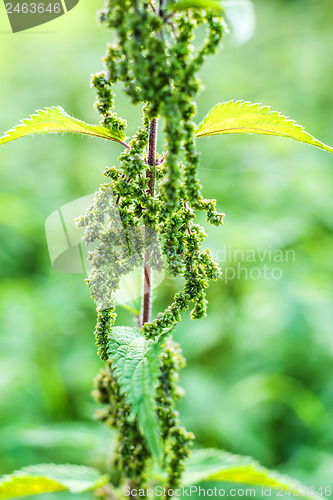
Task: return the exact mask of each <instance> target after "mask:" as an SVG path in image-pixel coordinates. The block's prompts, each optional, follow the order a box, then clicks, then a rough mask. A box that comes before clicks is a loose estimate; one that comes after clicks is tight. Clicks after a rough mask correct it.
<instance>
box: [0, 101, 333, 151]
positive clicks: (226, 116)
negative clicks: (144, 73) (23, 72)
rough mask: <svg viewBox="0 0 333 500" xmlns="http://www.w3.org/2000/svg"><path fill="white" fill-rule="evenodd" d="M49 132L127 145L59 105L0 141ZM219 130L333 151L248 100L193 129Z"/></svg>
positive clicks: (199, 133) (223, 107)
mask: <svg viewBox="0 0 333 500" xmlns="http://www.w3.org/2000/svg"><path fill="white" fill-rule="evenodd" d="M49 132H72V133H78V134H85V135H90V136H95V137H101V138H103V139H108V140H111V141H115V142H119V143H120V144H122V145H123V146H125V147H128V146H127V144H126V143H125V142H124V141H125V133H124V131H122V130H119V129H118V128H117V127H113V128H106V127H103V126H101V125H89V124H87V123H85V122H83V121H81V120H78V119H77V118H73V117H72V116H70V115H68V114H67V113H66V112H65V111H64V110H63V109H62V108H61V107H53V108H46V109H45V110H40V111H37V114H35V115H32V116H31V117H30V118H27V119H25V120H22V123H21V124H20V125H18V126H17V127H15V128H14V129H12V130H9V131H8V132H7V133H6V134H5V135H4V136H3V137H1V138H0V145H1V144H5V143H6V142H9V141H12V140H14V139H19V138H20V137H23V136H26V135H32V134H43V133H49ZM218 134H261V135H275V136H280V137H287V138H290V139H294V140H296V141H299V142H304V143H306V144H309V145H311V146H316V147H318V148H321V149H324V150H326V151H329V152H330V153H333V148H332V147H330V146H327V145H326V144H324V143H323V142H321V141H318V140H317V139H315V138H314V137H313V136H312V135H310V134H308V133H307V132H305V130H304V128H303V127H302V126H300V125H297V124H296V123H295V122H294V121H293V120H291V119H289V118H287V117H285V116H283V115H281V114H280V113H278V112H276V111H270V108H269V107H268V106H260V104H251V103H250V102H243V101H229V102H224V103H220V104H217V105H216V106H214V108H212V109H211V110H210V111H209V113H208V114H207V115H206V117H205V118H204V119H203V121H202V122H201V123H200V125H199V126H198V128H197V129H196V131H195V135H196V137H204V136H207V135H218Z"/></svg>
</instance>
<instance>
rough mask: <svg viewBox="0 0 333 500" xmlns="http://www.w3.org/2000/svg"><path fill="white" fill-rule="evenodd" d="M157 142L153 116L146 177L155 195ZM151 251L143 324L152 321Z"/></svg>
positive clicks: (146, 260) (146, 262) (145, 273)
mask: <svg viewBox="0 0 333 500" xmlns="http://www.w3.org/2000/svg"><path fill="white" fill-rule="evenodd" d="M156 143H157V118H153V119H152V120H151V122H150V126H149V143H148V158H147V163H148V168H147V171H146V177H147V178H148V179H149V180H148V193H149V194H150V195H151V196H154V192H155V170H154V166H155V164H156ZM149 167H150V168H149ZM149 260H150V251H149V248H146V250H145V258H144V264H143V287H142V295H143V297H142V308H141V326H142V325H144V324H145V323H148V322H149V321H151V309H152V270H151V267H150V266H149Z"/></svg>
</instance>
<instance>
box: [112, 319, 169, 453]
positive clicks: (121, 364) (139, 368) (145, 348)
mask: <svg viewBox="0 0 333 500" xmlns="http://www.w3.org/2000/svg"><path fill="white" fill-rule="evenodd" d="M164 340H165V335H163V336H162V337H161V338H160V339H159V340H158V341H157V342H156V341H153V340H146V339H145V337H144V336H143V335H142V332H140V331H139V330H135V329H134V328H128V327H115V328H112V332H111V334H110V342H109V344H108V353H109V356H110V359H112V360H113V364H112V366H113V367H114V368H115V374H116V375H117V377H118V381H119V385H120V391H121V393H122V394H124V395H125V399H126V402H127V404H128V405H129V406H131V409H132V412H133V415H135V416H136V417H137V419H138V424H139V427H140V430H141V432H142V434H143V436H144V437H145V439H146V442H147V446H148V449H149V450H150V452H151V454H152V455H153V457H155V458H157V459H160V457H161V443H160V432H159V423H158V419H157V415H156V401H155V394H156V390H155V389H156V386H157V384H158V379H159V376H160V361H159V359H158V355H159V352H160V349H161V346H162V344H163V342H164Z"/></svg>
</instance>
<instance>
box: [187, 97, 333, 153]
mask: <svg viewBox="0 0 333 500" xmlns="http://www.w3.org/2000/svg"><path fill="white" fill-rule="evenodd" d="M217 134H261V135H276V136H280V137H288V138H289V139H295V140H296V141H299V142H305V143H306V144H310V145H311V146H316V147H318V148H321V149H324V150H326V151H329V152H331V153H333V148H332V147H331V146H327V145H326V144H324V143H322V142H320V141H318V140H317V139H315V138H314V137H312V135H310V134H308V133H307V132H305V130H304V128H303V127H302V126H300V125H297V124H295V122H294V121H293V120H291V119H289V118H286V117H285V116H283V115H281V114H280V113H278V112H276V111H270V108H269V107H268V106H261V105H260V104H252V103H250V102H243V101H228V102H223V103H221V104H217V105H216V106H214V108H212V109H211V110H210V111H209V113H208V114H207V115H206V116H205V118H204V119H203V121H202V122H201V123H200V125H199V126H198V128H197V129H196V131H195V135H196V137H203V136H206V135H217Z"/></svg>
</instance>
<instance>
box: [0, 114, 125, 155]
mask: <svg viewBox="0 0 333 500" xmlns="http://www.w3.org/2000/svg"><path fill="white" fill-rule="evenodd" d="M21 122H22V123H20V124H19V125H17V126H16V127H15V128H13V129H12V130H9V131H8V132H6V133H5V135H4V136H3V137H0V146H1V145H2V144H5V143H6V142H9V141H13V140H14V139H19V138H20V137H24V136H26V135H33V134H46V133H58V132H70V133H74V134H85V135H90V136H95V137H102V138H103V139H108V140H110V141H116V142H120V143H122V142H123V141H124V140H125V133H124V131H123V130H119V129H118V128H117V127H114V128H111V129H108V128H106V127H102V126H101V125H89V124H88V123H85V122H83V121H81V120H78V119H77V118H73V117H72V116H70V115H68V114H67V113H66V112H65V111H64V110H63V109H62V108H61V107H60V106H58V107H52V108H45V109H41V110H38V111H36V114H34V115H31V116H30V117H29V118H26V119H25V120H21Z"/></svg>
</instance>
